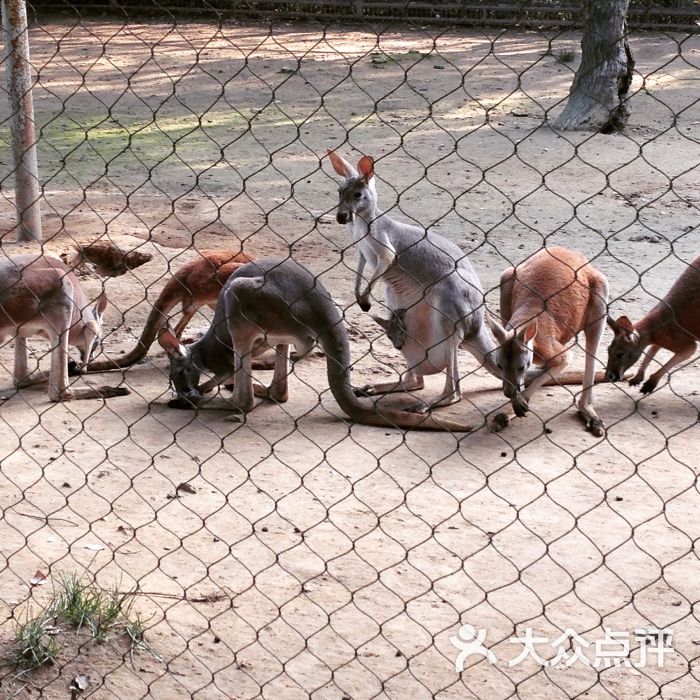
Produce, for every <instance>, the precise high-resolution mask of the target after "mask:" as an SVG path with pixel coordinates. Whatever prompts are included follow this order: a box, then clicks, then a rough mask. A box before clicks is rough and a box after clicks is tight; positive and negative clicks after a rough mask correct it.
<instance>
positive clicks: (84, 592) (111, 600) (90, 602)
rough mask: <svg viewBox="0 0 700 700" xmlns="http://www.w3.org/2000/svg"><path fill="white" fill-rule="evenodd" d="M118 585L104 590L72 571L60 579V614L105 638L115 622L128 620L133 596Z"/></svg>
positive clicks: (101, 639)
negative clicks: (121, 590)
mask: <svg viewBox="0 0 700 700" xmlns="http://www.w3.org/2000/svg"><path fill="white" fill-rule="evenodd" d="M129 598H130V597H129V596H128V595H123V594H120V593H119V591H118V590H117V589H116V588H114V589H112V590H104V589H102V588H98V587H97V586H93V585H90V584H86V583H85V582H84V581H83V580H82V579H81V578H80V577H79V576H76V575H75V574H68V575H67V576H64V577H63V578H62V579H61V580H60V584H59V588H58V591H57V595H56V597H55V598H54V601H55V609H56V616H57V617H61V618H63V619H64V620H65V621H66V622H68V623H70V624H71V625H73V626H74V627H76V628H77V629H78V630H82V629H86V630H87V632H88V633H89V634H90V636H91V637H92V638H93V639H95V640H97V641H100V642H102V641H105V640H106V639H107V638H108V637H109V634H110V632H111V631H112V630H113V628H114V627H115V626H118V625H119V623H120V622H121V626H122V627H124V625H125V624H128V622H129V620H128V617H129V613H130V611H131V604H132V602H133V598H132V599H129Z"/></svg>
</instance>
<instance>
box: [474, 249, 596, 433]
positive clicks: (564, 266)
mask: <svg viewBox="0 0 700 700" xmlns="http://www.w3.org/2000/svg"><path fill="white" fill-rule="evenodd" d="M607 301H608V282H607V279H606V277H605V275H603V274H602V273H601V272H599V271H598V270H596V269H595V268H594V267H593V266H592V265H591V264H590V263H589V262H588V260H586V258H585V257H584V256H583V255H581V254H580V253H575V252H573V251H571V250H567V249H566V248H559V247H555V248H545V249H543V250H540V251H539V252H537V253H535V255H533V256H532V257H530V258H528V259H527V260H526V261H525V262H523V263H521V264H520V265H518V266H517V267H516V268H512V267H509V268H508V269H507V270H506V271H505V272H504V273H503V275H502V276H501V317H502V319H503V321H504V322H505V323H506V325H507V330H506V328H503V327H502V326H501V325H500V324H498V323H497V322H496V321H495V320H494V319H493V318H492V317H491V316H489V317H488V319H489V324H490V326H491V330H492V331H493V333H494V335H495V336H496V339H497V340H498V342H499V343H500V348H499V350H498V352H497V353H496V357H495V360H496V363H497V365H498V369H499V370H500V371H501V372H502V373H503V392H504V394H505V395H506V396H507V397H508V398H509V399H511V404H512V411H511V412H510V413H499V414H498V415H497V416H496V417H495V418H494V420H493V421H492V423H491V427H492V428H493V429H494V430H497V431H498V430H503V428H505V427H506V426H507V425H508V423H509V422H510V420H511V418H512V417H513V414H515V415H517V416H524V415H525V414H526V413H527V411H528V410H529V406H528V403H529V400H530V398H531V397H532V395H533V394H534V393H535V392H536V391H537V390H538V389H539V388H540V387H541V386H543V385H544V384H545V383H546V382H547V380H548V379H554V380H556V379H557V378H558V377H559V376H560V375H561V373H562V372H563V370H564V368H565V367H566V365H567V363H568V355H569V350H568V347H567V345H568V344H569V343H570V342H571V341H572V340H573V339H574V338H575V337H576V336H577V335H578V334H579V333H580V332H581V331H583V332H584V333H585V336H586V366H585V370H584V372H583V391H582V392H581V397H580V399H579V400H578V410H579V413H580V415H581V417H582V418H583V420H584V421H585V423H586V427H587V429H588V430H590V431H591V432H592V433H593V434H594V435H596V436H598V437H600V436H602V435H604V434H605V426H604V425H603V421H602V420H601V418H600V417H599V416H598V414H597V413H596V411H595V408H594V407H593V388H592V387H593V384H594V382H595V355H596V352H597V351H598V345H599V343H600V339H601V337H602V335H603V331H604V330H605V317H606V311H607ZM533 364H534V365H536V367H532V365H533ZM572 378H573V377H569V379H572ZM579 381H580V378H579Z"/></svg>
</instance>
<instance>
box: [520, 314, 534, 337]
mask: <svg viewBox="0 0 700 700" xmlns="http://www.w3.org/2000/svg"><path fill="white" fill-rule="evenodd" d="M536 335H537V319H536V318H533V319H532V321H530V322H529V323H528V324H527V325H526V326H525V327H524V328H522V329H521V330H520V331H518V340H520V342H521V343H529V342H530V341H531V340H532V339H533V338H534V337H535V336H536Z"/></svg>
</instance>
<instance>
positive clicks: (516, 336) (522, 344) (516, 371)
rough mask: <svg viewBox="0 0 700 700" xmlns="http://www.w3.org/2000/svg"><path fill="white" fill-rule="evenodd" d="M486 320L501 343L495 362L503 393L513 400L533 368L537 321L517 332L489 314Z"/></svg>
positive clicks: (519, 392) (534, 319) (521, 389)
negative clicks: (501, 380) (505, 326)
mask: <svg viewBox="0 0 700 700" xmlns="http://www.w3.org/2000/svg"><path fill="white" fill-rule="evenodd" d="M486 319H487V321H488V324H489V326H490V327H491V330H492V332H493V334H494V336H495V338H496V341H497V342H498V343H499V348H498V350H496V357H495V360H496V366H497V367H498V370H499V371H500V372H501V376H502V379H503V393H504V394H505V395H506V397H507V398H509V399H513V398H515V397H516V396H517V395H518V394H521V393H522V391H523V389H524V388H525V375H526V374H527V371H528V369H530V367H531V366H532V359H533V347H532V346H533V341H534V339H535V336H536V335H537V319H536V318H533V319H532V320H531V321H529V322H528V323H526V324H525V325H524V326H522V327H521V328H519V329H516V330H508V329H506V328H504V327H503V326H501V324H500V323H498V322H497V321H496V320H495V319H494V318H493V317H492V316H491V315H490V314H488V313H487V314H486Z"/></svg>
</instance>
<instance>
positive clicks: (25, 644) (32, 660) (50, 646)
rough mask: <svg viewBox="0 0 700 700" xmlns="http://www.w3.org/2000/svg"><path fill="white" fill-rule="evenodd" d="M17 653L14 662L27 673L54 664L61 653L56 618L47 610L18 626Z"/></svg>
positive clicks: (16, 632)
mask: <svg viewBox="0 0 700 700" xmlns="http://www.w3.org/2000/svg"><path fill="white" fill-rule="evenodd" d="M15 643H16V646H17V648H16V652H15V655H14V662H15V664H16V665H17V666H19V667H20V668H21V669H23V670H25V671H33V670H34V669H35V668H40V667H41V666H44V665H46V664H50V663H53V662H54V660H55V659H56V657H57V656H58V653H59V651H60V646H59V644H58V641H57V640H56V626H55V624H54V617H53V615H51V613H50V611H49V610H45V611H44V612H43V613H42V614H41V615H38V616H37V617H29V613H27V620H26V622H20V623H18V624H17V629H16V630H15Z"/></svg>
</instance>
